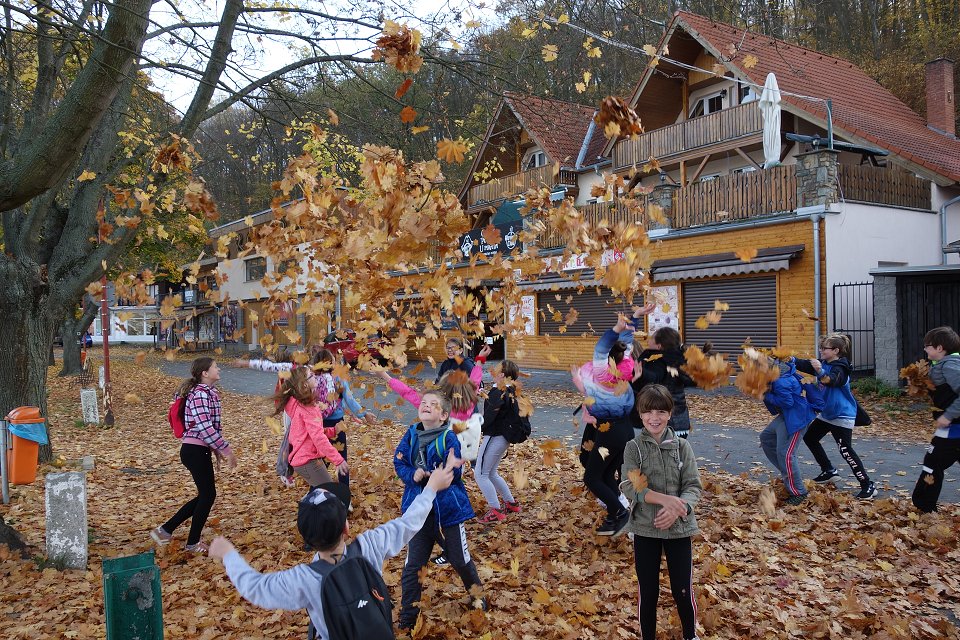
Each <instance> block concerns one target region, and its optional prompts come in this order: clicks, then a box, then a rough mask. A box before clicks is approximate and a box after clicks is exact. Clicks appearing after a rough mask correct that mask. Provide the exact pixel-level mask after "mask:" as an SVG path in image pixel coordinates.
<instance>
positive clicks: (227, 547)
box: [207, 536, 235, 560]
mask: <svg viewBox="0 0 960 640" xmlns="http://www.w3.org/2000/svg"><path fill="white" fill-rule="evenodd" d="M234 549H235V547H234V546H233V544H231V542H230V541H229V540H227V539H226V538H224V537H223V536H217V537H216V538H214V539H213V542H211V543H210V549H209V551H207V554H208V555H209V556H210V557H211V558H217V559H218V560H223V556H225V555H227V554H228V553H230V552H231V551H233V550H234Z"/></svg>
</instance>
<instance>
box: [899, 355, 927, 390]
mask: <svg viewBox="0 0 960 640" xmlns="http://www.w3.org/2000/svg"><path fill="white" fill-rule="evenodd" d="M900 379H901V380H905V381H906V382H907V395H910V396H913V397H914V398H923V397H926V396H927V394H928V392H930V391H933V390H934V389H935V388H936V387H935V385H934V384H933V381H932V380H930V363H929V362H928V361H926V360H919V361H917V362H914V363H913V364H909V365H907V366H905V367H903V368H902V369H900Z"/></svg>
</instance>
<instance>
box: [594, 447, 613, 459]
mask: <svg viewBox="0 0 960 640" xmlns="http://www.w3.org/2000/svg"><path fill="white" fill-rule="evenodd" d="M597 453H599V454H600V457H601V458H602V459H604V460H606V459H607V456H609V455H610V449H607V448H606V447H600V448H599V449H597Z"/></svg>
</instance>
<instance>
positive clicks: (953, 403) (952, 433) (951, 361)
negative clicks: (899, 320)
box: [913, 327, 960, 513]
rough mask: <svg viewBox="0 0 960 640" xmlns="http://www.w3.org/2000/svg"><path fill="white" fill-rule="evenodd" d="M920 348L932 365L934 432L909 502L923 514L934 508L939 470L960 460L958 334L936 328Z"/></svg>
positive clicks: (926, 337)
mask: <svg viewBox="0 0 960 640" xmlns="http://www.w3.org/2000/svg"><path fill="white" fill-rule="evenodd" d="M923 344H924V347H923V350H924V351H925V352H926V353H927V357H928V358H929V359H930V362H931V363H932V366H931V367H930V381H931V382H932V383H933V385H934V388H933V389H932V390H931V391H930V400H931V401H932V402H933V406H934V407H936V409H934V411H933V418H934V421H933V425H934V427H936V431H935V432H934V434H933V440H931V441H930V447H929V448H928V449H927V453H926V455H925V456H923V471H922V472H921V473H920V478H919V479H918V480H917V486H916V487H915V488H914V490H913V504H914V505H915V506H916V507H917V508H918V509H920V510H921V511H925V512H927V513H929V512H931V511H936V510H937V498H939V497H940V489H941V488H942V487H943V472H944V471H945V470H946V469H947V468H949V467H951V466H952V465H953V463H955V462H957V461H960V336H958V335H957V332H956V331H954V330H953V329H951V328H950V327H937V328H936V329H931V330H930V331H928V332H927V335H925V336H924V337H923Z"/></svg>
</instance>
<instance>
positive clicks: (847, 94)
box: [632, 11, 960, 184]
mask: <svg viewBox="0 0 960 640" xmlns="http://www.w3.org/2000/svg"><path fill="white" fill-rule="evenodd" d="M677 29H682V30H683V31H685V32H686V33H688V34H689V35H690V36H692V37H693V38H695V39H696V40H697V41H699V42H700V44H701V45H703V46H704V48H705V49H706V50H707V51H709V52H710V53H711V54H712V55H714V56H715V57H716V58H717V59H718V60H720V61H721V62H722V63H723V64H724V66H726V67H727V69H729V70H730V71H731V72H732V73H733V74H734V75H735V76H736V77H738V78H740V79H746V80H749V81H750V82H752V83H754V84H757V85H759V86H763V83H764V81H765V80H766V77H767V74H768V73H770V72H773V73H774V74H775V75H776V77H777V82H778V84H779V86H780V89H781V91H782V92H784V93H785V94H786V93H793V94H799V95H803V96H810V97H813V98H819V99H821V100H825V99H830V100H832V104H833V126H834V129H835V130H836V131H837V132H838V133H840V134H841V135H843V136H844V137H850V138H852V139H854V140H859V141H861V142H862V143H868V144H873V145H876V146H879V147H882V148H884V149H888V150H889V151H891V152H892V153H894V154H895V155H897V156H899V157H900V158H902V159H904V160H906V161H908V162H910V163H913V164H914V165H916V166H918V167H922V168H925V169H926V170H928V171H930V172H932V173H933V174H936V175H939V176H943V177H944V178H947V179H949V181H952V182H958V181H960V140H958V139H957V138H955V137H953V136H949V135H947V134H944V133H939V132H936V131H933V130H931V129H930V128H928V127H927V123H926V121H925V120H924V118H923V117H922V116H920V115H919V114H917V113H916V112H914V111H913V110H911V109H910V107H908V106H907V105H905V104H904V103H903V102H901V101H900V100H898V99H897V98H896V97H895V96H894V95H893V94H892V93H890V92H889V91H887V90H886V89H884V88H883V87H882V86H881V85H880V84H879V83H877V82H876V81H875V80H874V79H873V78H871V77H870V76H869V75H867V74H866V73H865V72H864V71H863V70H861V69H860V68H859V67H857V66H856V65H854V64H852V63H851V62H848V61H846V60H843V59H841V58H836V57H833V56H829V55H826V54H823V53H819V52H817V51H814V50H812V49H807V48H805V47H801V46H797V45H794V44H790V43H788V42H784V41H783V40H777V39H774V38H771V37H769V36H764V35H760V34H757V33H752V32H750V31H748V30H745V29H744V28H741V27H735V26H733V25H729V24H724V23H720V22H714V21H713V20H710V19H708V18H705V17H703V16H700V15H697V14H694V13H688V12H686V11H678V12H676V13H675V14H674V17H673V20H672V21H671V23H670V25H669V26H668V28H667V31H666V33H665V36H664V38H663V39H662V40H661V42H660V45H659V48H660V50H662V48H663V47H664V46H665V45H666V44H667V43H668V41H669V40H670V38H671V37H672V35H673V33H675V31H676V30H677ZM731 45H733V46H734V47H736V54H734V55H733V57H730V50H731ZM747 56H754V57H756V59H757V62H756V64H755V65H754V66H752V67H751V68H749V69H748V68H746V65H745V64H744V62H745V59H746V58H747ZM653 72H655V69H650V68H648V69H647V71H646V72H645V73H644V75H643V77H642V78H641V80H640V82H639V84H638V85H637V87H636V89H635V90H634V92H633V99H632V102H634V103H635V102H636V100H637V98H638V97H639V94H640V92H642V90H643V87H644V86H645V84H646V80H647V78H648V77H649V75H650V74H651V73H653ZM785 94H784V95H782V104H783V106H784V108H785V109H787V110H789V111H792V112H794V113H798V114H800V115H801V116H802V117H806V118H808V119H810V120H812V121H815V122H818V123H819V124H820V125H821V126H824V127H825V125H826V106H825V104H824V103H823V102H822V101H821V100H808V99H804V98H801V97H798V96H795V95H785ZM940 182H941V183H944V184H946V182H944V181H942V180H941V181H940Z"/></svg>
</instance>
